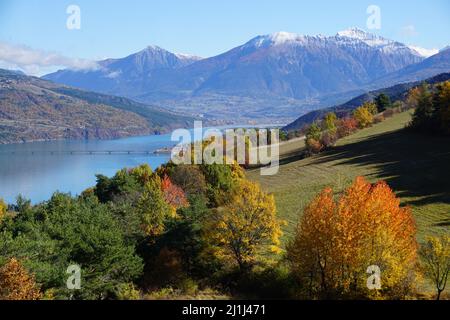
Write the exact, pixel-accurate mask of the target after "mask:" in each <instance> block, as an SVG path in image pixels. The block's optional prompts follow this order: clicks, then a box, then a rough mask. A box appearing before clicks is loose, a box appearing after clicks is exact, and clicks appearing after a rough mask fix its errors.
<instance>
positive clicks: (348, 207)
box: [288, 177, 417, 298]
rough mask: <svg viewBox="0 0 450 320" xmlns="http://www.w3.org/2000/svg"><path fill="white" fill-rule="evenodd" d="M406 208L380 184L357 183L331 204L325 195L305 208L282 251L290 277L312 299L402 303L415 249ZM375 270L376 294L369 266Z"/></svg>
mask: <svg viewBox="0 0 450 320" xmlns="http://www.w3.org/2000/svg"><path fill="white" fill-rule="evenodd" d="M415 232H416V229H415V223H414V219H413V217H412V214H411V211H410V209H409V208H403V207H400V202H399V200H398V199H397V198H396V196H395V194H394V193H393V192H392V190H391V189H390V188H389V186H388V185H387V184H386V183H385V182H378V183H376V184H374V185H372V184H370V183H368V182H367V181H365V179H364V178H362V177H358V178H357V179H356V180H355V182H354V183H353V185H352V186H350V187H349V188H348V189H347V190H346V191H345V193H344V194H343V195H342V196H341V197H340V198H339V199H337V200H335V199H334V197H333V192H332V190H331V189H329V188H327V189H325V190H324V191H322V193H320V194H319V195H318V196H317V197H316V198H315V199H314V200H312V202H311V203H310V204H309V205H308V206H307V207H306V208H305V210H304V215H303V216H302V218H301V221H300V224H299V225H298V228H297V231H296V235H295V238H294V239H293V240H292V241H291V243H290V244H289V245H288V257H289V261H290V262H291V266H292V269H293V271H294V273H295V274H296V275H297V276H299V277H300V278H301V279H302V280H303V281H305V283H307V284H308V286H307V287H308V289H309V294H310V295H312V296H316V297H327V298H332V297H355V296H357V297H361V296H365V297H371V296H374V295H375V296H379V295H382V294H386V295H389V296H391V297H402V296H404V295H405V294H407V293H408V291H409V290H410V289H411V286H412V283H413V281H414V276H415V264H416V252H417V243H416V240H415ZM372 265H376V266H378V267H379V268H380V270H381V277H380V279H381V285H382V287H381V290H376V291H375V290H369V288H368V286H367V279H368V277H369V276H370V274H368V273H366V272H367V269H368V267H369V266H372Z"/></svg>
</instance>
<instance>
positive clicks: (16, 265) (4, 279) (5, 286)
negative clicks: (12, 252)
mask: <svg viewBox="0 0 450 320" xmlns="http://www.w3.org/2000/svg"><path fill="white" fill-rule="evenodd" d="M41 297H42V294H41V293H40V291H39V286H38V285H37V284H36V281H35V279H34V276H33V275H32V274H29V273H28V271H27V270H26V269H25V268H24V267H23V266H22V264H21V263H20V262H19V261H18V260H17V259H15V258H11V259H10V260H9V261H8V262H7V263H6V264H5V265H4V266H3V267H2V268H0V300H38V299H40V298H41Z"/></svg>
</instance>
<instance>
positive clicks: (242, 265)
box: [205, 180, 281, 272]
mask: <svg viewBox="0 0 450 320" xmlns="http://www.w3.org/2000/svg"><path fill="white" fill-rule="evenodd" d="M280 223H281V222H280V221H279V220H278V219H277V216H276V208H275V201H274V198H273V196H272V195H268V194H266V193H264V192H263V191H261V190H260V188H259V186H258V185H257V184H256V183H253V182H250V181H248V180H242V181H240V184H239V186H238V188H237V190H236V191H235V192H234V195H233V198H232V201H231V202H230V203H229V204H228V205H227V206H225V207H224V208H219V209H217V210H216V212H215V214H214V215H212V217H211V220H210V222H209V226H208V227H207V228H206V233H205V236H206V239H209V240H210V241H211V242H212V243H213V244H215V245H216V251H215V254H216V255H217V256H218V257H219V258H221V259H223V260H226V261H229V260H231V261H234V262H235V263H236V264H237V265H238V266H239V269H240V270H241V271H242V272H244V271H246V270H249V269H250V268H251V267H252V266H253V264H254V263H255V262H256V260H257V257H258V255H259V254H260V253H262V252H264V251H267V250H268V249H269V250H271V251H273V252H279V250H280V249H279V248H278V246H279V244H280V241H279V237H280V235H281V228H280Z"/></svg>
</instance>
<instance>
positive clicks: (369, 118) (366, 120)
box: [353, 106, 373, 128]
mask: <svg viewBox="0 0 450 320" xmlns="http://www.w3.org/2000/svg"><path fill="white" fill-rule="evenodd" d="M353 116H354V118H355V120H356V121H357V122H358V126H359V127H360V128H366V127H369V126H370V125H371V124H372V123H373V114H372V112H370V110H369V108H367V107H364V106H361V107H359V108H357V109H356V110H355V111H354V112H353Z"/></svg>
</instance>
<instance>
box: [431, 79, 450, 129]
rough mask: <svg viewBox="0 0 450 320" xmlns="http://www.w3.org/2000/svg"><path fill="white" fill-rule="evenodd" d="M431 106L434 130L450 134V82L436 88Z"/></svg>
mask: <svg viewBox="0 0 450 320" xmlns="http://www.w3.org/2000/svg"><path fill="white" fill-rule="evenodd" d="M433 104H434V114H433V118H434V122H435V123H436V129H437V130H439V131H440V132H442V133H444V134H450V81H446V82H444V83H442V84H440V85H438V86H437V90H436V93H435V94H434V97H433Z"/></svg>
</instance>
